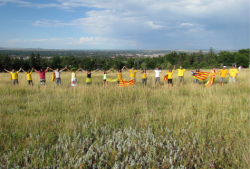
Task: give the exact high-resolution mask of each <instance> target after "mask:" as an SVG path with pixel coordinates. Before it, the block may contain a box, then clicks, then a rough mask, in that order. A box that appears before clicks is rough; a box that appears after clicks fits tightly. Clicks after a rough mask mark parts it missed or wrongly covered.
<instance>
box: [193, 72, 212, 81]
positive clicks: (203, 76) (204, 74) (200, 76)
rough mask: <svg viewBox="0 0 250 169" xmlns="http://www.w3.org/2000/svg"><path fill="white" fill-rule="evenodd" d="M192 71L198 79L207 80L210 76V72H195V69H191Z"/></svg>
mask: <svg viewBox="0 0 250 169" xmlns="http://www.w3.org/2000/svg"><path fill="white" fill-rule="evenodd" d="M191 73H192V75H193V76H194V78H195V79H198V80H206V79H207V77H208V76H209V73H208V72H193V71H191Z"/></svg>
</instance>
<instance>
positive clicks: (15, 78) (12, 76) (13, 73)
mask: <svg viewBox="0 0 250 169" xmlns="http://www.w3.org/2000/svg"><path fill="white" fill-rule="evenodd" d="M21 69H22V68H20V69H19V70H18V71H15V69H12V71H11V72H10V71H8V70H6V69H4V71H5V72H8V73H10V79H11V80H12V84H13V85H15V84H17V85H18V73H19V72H20V71H21Z"/></svg>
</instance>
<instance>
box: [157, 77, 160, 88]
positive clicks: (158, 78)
mask: <svg viewBox="0 0 250 169" xmlns="http://www.w3.org/2000/svg"><path fill="white" fill-rule="evenodd" d="M157 80H158V83H159V86H161V83H160V77H157Z"/></svg>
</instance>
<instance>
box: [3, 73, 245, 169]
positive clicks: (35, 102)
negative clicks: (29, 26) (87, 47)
mask: <svg viewBox="0 0 250 169" xmlns="http://www.w3.org/2000/svg"><path fill="white" fill-rule="evenodd" d="M204 71H208V70H204ZM163 73H164V74H166V73H167V71H166V70H163ZM249 75H250V73H249V69H243V70H241V71H240V72H239V75H238V77H237V81H238V82H237V83H235V84H231V83H227V82H228V79H229V77H227V78H226V83H225V84H224V86H220V84H219V76H216V81H215V83H214V84H213V85H212V86H211V87H209V88H207V87H205V85H204V84H205V82H200V83H199V85H194V83H193V81H194V78H193V77H192V76H191V75H190V72H187V71H186V72H185V83H184V85H183V86H178V84H177V81H178V78H177V72H176V71H175V72H174V74H173V84H174V85H173V87H168V86H167V83H166V82H164V81H163V80H162V76H161V86H160V87H159V86H158V85H157V86H156V87H153V82H154V73H150V75H149V76H148V85H147V86H142V82H141V77H142V75H141V74H140V73H137V76H136V78H137V85H136V86H132V87H127V88H120V87H118V85H117V83H111V82H109V83H108V87H103V85H102V74H101V73H100V72H97V73H94V74H92V85H90V86H88V87H87V86H86V84H85V79H86V73H83V72H77V83H78V84H77V86H76V87H74V88H72V87H71V86H70V78H71V74H70V73H69V72H63V73H62V74H61V79H62V84H61V85H60V86H57V85H56V84H55V82H52V81H51V76H52V73H51V72H49V73H47V74H46V80H47V83H46V86H40V85H39V75H38V74H37V73H35V72H33V73H32V79H33V82H34V86H29V85H28V83H27V80H26V75H25V74H24V73H19V82H20V83H19V86H13V85H12V84H11V80H10V75H9V74H8V73H1V74H0V79H1V80H0V96H1V100H0V102H1V104H0V168H11V167H14V168H22V167H24V168H45V167H50V168H56V167H58V168H185V167H186V168H249V167H250V162H249V159H250V155H249V154H250V149H249V146H250V142H249V140H250V121H249V120H250V118H249V110H250V104H249V103H250V102H249V96H250V95H249V94H250V88H249V85H250V81H249V80H250V79H249ZM108 78H117V74H116V73H115V72H110V73H109V74H108ZM123 78H124V79H125V80H128V79H129V73H128V71H124V72H123Z"/></svg>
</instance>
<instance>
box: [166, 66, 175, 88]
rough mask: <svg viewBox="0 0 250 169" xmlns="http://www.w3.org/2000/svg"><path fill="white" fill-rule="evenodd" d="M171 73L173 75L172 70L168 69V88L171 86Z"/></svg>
mask: <svg viewBox="0 0 250 169" xmlns="http://www.w3.org/2000/svg"><path fill="white" fill-rule="evenodd" d="M174 69H175V66H174ZM173 73H174V70H172V69H169V71H168V73H167V75H168V87H169V86H173Z"/></svg>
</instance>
